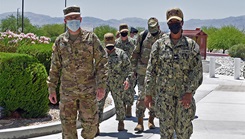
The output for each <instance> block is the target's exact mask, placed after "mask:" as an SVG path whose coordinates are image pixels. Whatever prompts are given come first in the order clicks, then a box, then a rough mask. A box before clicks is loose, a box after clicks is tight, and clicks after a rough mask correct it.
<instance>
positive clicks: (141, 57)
mask: <svg viewBox="0 0 245 139" xmlns="http://www.w3.org/2000/svg"><path fill="white" fill-rule="evenodd" d="M143 34H144V31H143V32H141V33H140V35H139V39H138V45H137V47H136V48H135V50H134V51H133V55H132V57H131V64H132V67H133V68H132V69H133V71H135V72H136V73H137V84H138V94H139V97H138V100H137V103H136V117H144V113H145V109H146V107H145V104H144V98H145V95H144V91H145V85H144V81H145V73H146V67H147V64H148V60H149V57H150V52H151V47H152V44H153V43H154V42H155V41H156V40H157V39H159V38H161V37H162V36H164V35H165V34H164V33H163V32H161V30H159V34H158V35H157V36H152V35H151V33H150V32H148V33H147V36H146V38H145V40H143V43H142V47H141V46H140V43H139V42H141V41H142V36H143ZM140 47H141V48H140ZM151 91H152V92H154V91H153V90H151ZM149 114H150V115H152V116H154V112H153V109H150V112H149Z"/></svg>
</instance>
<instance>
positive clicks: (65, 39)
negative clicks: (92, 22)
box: [63, 29, 84, 42]
mask: <svg viewBox="0 0 245 139" xmlns="http://www.w3.org/2000/svg"><path fill="white" fill-rule="evenodd" d="M83 33H84V31H83V30H82V29H80V33H79V34H78V37H80V36H81V35H83ZM69 37H70V34H69V32H68V30H66V32H65V35H64V37H63V40H64V41H65V42H68V41H69Z"/></svg>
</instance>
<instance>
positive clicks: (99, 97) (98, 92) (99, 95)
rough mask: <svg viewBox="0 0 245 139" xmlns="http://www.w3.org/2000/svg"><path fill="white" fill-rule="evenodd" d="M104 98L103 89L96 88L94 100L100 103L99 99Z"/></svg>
mask: <svg viewBox="0 0 245 139" xmlns="http://www.w3.org/2000/svg"><path fill="white" fill-rule="evenodd" d="M104 97H105V89H103V88H98V89H97V90H96V99H97V101H100V100H101V99H103V98H104Z"/></svg>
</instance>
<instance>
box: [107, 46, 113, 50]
mask: <svg viewBox="0 0 245 139" xmlns="http://www.w3.org/2000/svg"><path fill="white" fill-rule="evenodd" d="M106 48H107V49H108V50H110V51H111V50H112V49H113V48H114V46H107V47H106Z"/></svg>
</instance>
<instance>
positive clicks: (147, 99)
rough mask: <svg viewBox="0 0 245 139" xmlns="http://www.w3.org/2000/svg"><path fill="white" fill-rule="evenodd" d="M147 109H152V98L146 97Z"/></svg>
mask: <svg viewBox="0 0 245 139" xmlns="http://www.w3.org/2000/svg"><path fill="white" fill-rule="evenodd" d="M144 103H145V106H146V108H148V109H149V108H150V107H151V105H152V96H149V95H146V96H145V100H144Z"/></svg>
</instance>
